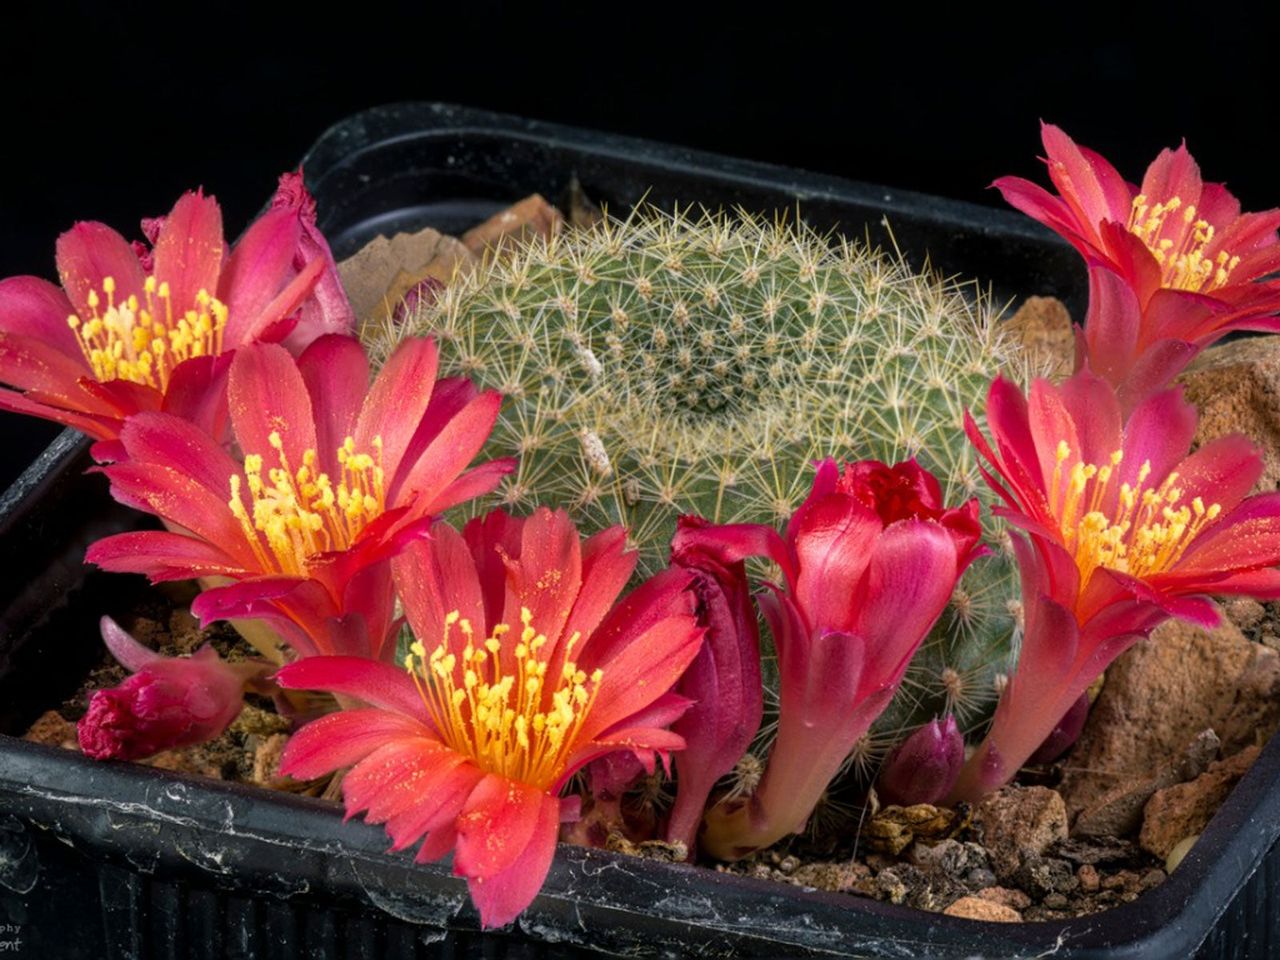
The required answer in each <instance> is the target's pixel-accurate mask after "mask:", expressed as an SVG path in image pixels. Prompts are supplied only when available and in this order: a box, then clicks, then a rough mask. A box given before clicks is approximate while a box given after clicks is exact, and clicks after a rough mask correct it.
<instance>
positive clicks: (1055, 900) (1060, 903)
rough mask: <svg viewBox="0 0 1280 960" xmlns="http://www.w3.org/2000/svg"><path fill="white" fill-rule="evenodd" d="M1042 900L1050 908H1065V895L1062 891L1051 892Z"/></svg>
mask: <svg viewBox="0 0 1280 960" xmlns="http://www.w3.org/2000/svg"><path fill="white" fill-rule="evenodd" d="M1043 902H1044V905H1045V906H1046V907H1048V908H1049V909H1050V910H1065V909H1066V908H1067V897H1066V895H1065V894H1062V893H1051V894H1049V895H1048V896H1047V897H1045V898H1044V901H1043Z"/></svg>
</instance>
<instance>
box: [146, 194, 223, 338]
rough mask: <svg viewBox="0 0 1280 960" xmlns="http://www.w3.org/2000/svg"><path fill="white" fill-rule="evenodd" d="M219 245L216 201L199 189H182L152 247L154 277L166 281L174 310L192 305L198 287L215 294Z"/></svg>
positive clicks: (220, 222) (220, 260) (219, 259)
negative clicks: (183, 191) (185, 191)
mask: <svg viewBox="0 0 1280 960" xmlns="http://www.w3.org/2000/svg"><path fill="white" fill-rule="evenodd" d="M222 249H223V239H222V211H221V210H220V209H219V208H218V201H217V200H215V199H214V198H213V197H206V196H205V195H204V193H203V192H202V191H200V190H194V191H189V192H187V193H184V194H183V195H182V196H181V197H179V198H178V202H177V203H175V204H174V205H173V210H171V211H170V212H169V216H167V217H166V218H165V221H164V226H162V227H161V228H160V235H159V236H158V237H157V238H156V245H155V250H154V263H155V270H154V274H155V278H156V281H157V282H158V283H168V284H169V296H170V298H171V300H172V303H173V308H174V312H175V313H185V312H186V311H187V310H191V309H193V308H194V307H195V305H196V294H198V293H199V292H200V291H201V290H203V291H204V292H205V293H207V294H208V295H209V296H211V297H212V296H216V295H217V293H218V276H219V274H220V273H221V272H222Z"/></svg>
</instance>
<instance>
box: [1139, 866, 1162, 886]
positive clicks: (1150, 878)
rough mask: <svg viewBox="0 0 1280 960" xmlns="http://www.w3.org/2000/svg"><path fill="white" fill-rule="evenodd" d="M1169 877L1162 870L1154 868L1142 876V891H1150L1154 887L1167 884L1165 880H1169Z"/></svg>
mask: <svg viewBox="0 0 1280 960" xmlns="http://www.w3.org/2000/svg"><path fill="white" fill-rule="evenodd" d="M1167 876H1168V875H1167V874H1166V873H1165V872H1164V871H1163V870H1160V869H1157V868H1152V869H1151V870H1148V871H1147V872H1146V873H1144V874H1143V875H1142V884H1141V886H1142V889H1143V890H1150V889H1152V888H1154V887H1158V886H1160V884H1162V883H1164V882H1165V880H1166V879H1167Z"/></svg>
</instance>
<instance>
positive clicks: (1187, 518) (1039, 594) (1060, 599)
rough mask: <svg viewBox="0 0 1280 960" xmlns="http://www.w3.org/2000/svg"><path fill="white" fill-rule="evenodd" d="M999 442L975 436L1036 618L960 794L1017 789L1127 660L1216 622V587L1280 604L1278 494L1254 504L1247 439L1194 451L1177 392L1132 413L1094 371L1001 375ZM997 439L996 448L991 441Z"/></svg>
mask: <svg viewBox="0 0 1280 960" xmlns="http://www.w3.org/2000/svg"><path fill="white" fill-rule="evenodd" d="M986 409H987V419H988V422H989V423H990V426H991V435H992V443H989V442H988V441H987V439H986V438H985V437H983V436H982V434H981V433H980V432H979V430H978V428H977V425H976V424H975V423H974V421H973V419H972V418H969V419H968V420H967V422H966V430H967V431H968V433H969V437H970V439H971V440H972V441H973V443H974V445H975V446H976V447H977V448H978V452H979V453H980V454H981V455H982V458H983V459H984V460H986V462H987V463H988V464H989V465H990V467H991V469H992V471H994V474H993V473H988V472H986V471H985V470H984V473H983V475H984V476H985V477H986V478H987V482H988V483H989V484H990V485H991V487H992V489H994V490H995V491H996V493H998V494H999V495H1000V497H1001V499H1003V500H1004V501H1005V504H1006V506H1005V507H1003V508H1000V509H998V510H997V512H998V513H999V514H1000V515H1002V516H1004V517H1006V518H1008V520H1009V521H1010V523H1012V524H1013V525H1014V526H1015V527H1018V528H1020V529H1021V530H1022V531H1023V532H1024V533H1025V534H1026V537H1025V538H1024V537H1022V536H1017V535H1015V536H1014V537H1013V545H1014V549H1015V552H1016V554H1017V557H1018V564H1019V567H1020V570H1021V576H1022V603H1023V615H1024V619H1025V626H1024V633H1023V641H1022V651H1021V654H1020V656H1019V659H1018V666H1017V669H1016V671H1015V672H1014V674H1013V676H1012V677H1011V678H1010V680H1009V684H1008V686H1007V687H1006V688H1005V691H1004V694H1003V695H1002V696H1001V699H1000V703H999V705H998V706H997V708H996V714H995V719H994V721H993V723H992V726H991V730H990V732H989V733H988V735H987V738H986V740H984V741H983V743H982V745H981V746H980V747H979V748H978V750H977V751H976V752H975V753H974V755H973V756H972V757H971V758H970V760H969V762H968V763H967V764H966V765H965V769H964V771H963V772H962V773H961V776H960V781H959V784H958V785H957V786H956V788H955V790H954V791H953V793H952V799H963V800H972V799H975V798H977V797H979V796H981V795H982V794H984V793H986V792H988V791H990V790H994V789H995V788H997V787H999V786H1001V785H1002V784H1004V783H1005V782H1007V781H1008V780H1009V779H1010V778H1011V777H1012V776H1013V775H1014V774H1015V773H1016V772H1017V771H1018V768H1019V767H1021V766H1022V765H1023V764H1024V763H1025V762H1026V761H1027V759H1028V758H1029V757H1031V756H1032V755H1033V754H1034V753H1035V752H1036V751H1037V750H1038V749H1040V748H1041V746H1042V744H1045V742H1046V740H1048V739H1049V738H1050V736H1051V735H1052V734H1053V732H1054V730H1055V728H1056V727H1058V726H1059V725H1060V724H1064V723H1065V721H1066V720H1067V719H1068V714H1069V712H1070V711H1071V710H1072V709H1073V708H1074V709H1079V708H1078V706H1077V705H1078V702H1079V700H1080V697H1081V695H1082V694H1084V692H1085V691H1086V690H1087V689H1088V687H1089V685H1090V684H1091V683H1093V681H1094V680H1095V679H1097V677H1098V676H1099V675H1100V674H1101V673H1102V671H1103V670H1105V669H1106V667H1107V665H1108V664H1110V663H1111V662H1112V661H1113V660H1114V659H1115V658H1116V657H1117V656H1119V655H1120V654H1121V653H1123V652H1124V651H1125V650H1126V649H1128V648H1129V647H1130V646H1132V645H1133V644H1135V643H1137V642H1138V641H1140V640H1142V639H1144V638H1145V637H1147V635H1148V634H1150V632H1151V631H1152V630H1153V629H1154V628H1155V627H1156V626H1157V625H1159V624H1160V623H1162V622H1163V621H1164V620H1166V619H1168V618H1169V617H1179V618H1181V619H1184V620H1189V621H1192V622H1194V623H1199V624H1202V625H1205V626H1214V625H1216V624H1217V623H1218V621H1219V614H1218V610H1217V608H1216V607H1215V606H1214V604H1213V603H1212V602H1211V601H1210V600H1209V599H1208V597H1207V596H1206V594H1244V595H1246V596H1255V597H1261V598H1267V597H1276V596H1280V571H1278V570H1276V569H1274V567H1275V566H1276V564H1278V563H1280V493H1267V494H1260V495H1258V496H1253V497H1246V496H1245V495H1246V494H1247V493H1248V492H1249V490H1250V488H1251V487H1252V486H1253V485H1254V483H1255V482H1256V481H1257V479H1258V477H1259V475H1260V474H1261V472H1262V460H1261V458H1260V457H1259V455H1258V452H1257V451H1256V450H1255V449H1254V448H1253V445H1252V444H1251V443H1249V442H1248V441H1247V440H1246V439H1245V438H1244V437H1240V436H1231V437H1223V438H1221V439H1219V440H1215V441H1212V442H1211V443H1207V444H1205V445H1204V446H1202V447H1200V449H1198V450H1197V451H1196V452H1195V453H1191V454H1188V449H1189V448H1190V446H1191V442H1192V438H1193V437H1194V436H1195V431H1196V419H1197V418H1196V411H1195V408H1194V407H1192V406H1191V405H1190V404H1188V403H1186V402H1185V401H1183V400H1182V398H1181V396H1180V391H1178V390H1176V389H1171V390H1164V391H1161V392H1158V393H1153V394H1151V395H1149V396H1148V397H1147V398H1146V399H1145V400H1143V401H1142V402H1141V403H1140V404H1139V405H1138V407H1137V408H1136V409H1135V410H1134V412H1133V413H1132V414H1131V415H1130V416H1129V418H1128V419H1127V420H1124V419H1123V418H1122V416H1121V410H1120V402H1119V400H1118V398H1117V396H1116V392H1115V390H1114V389H1113V388H1112V387H1111V386H1110V385H1109V384H1108V383H1107V382H1106V381H1104V380H1101V379H1099V378H1098V377H1095V376H1094V375H1092V374H1091V373H1089V372H1088V371H1087V370H1085V371H1081V372H1079V373H1077V374H1075V375H1074V376H1073V377H1072V378H1071V379H1069V380H1068V381H1066V382H1065V383H1064V384H1062V385H1061V386H1053V385H1052V384H1050V383H1048V382H1047V381H1044V380H1037V381H1036V382H1035V383H1034V384H1032V387H1031V393H1030V398H1029V400H1028V398H1026V397H1024V396H1023V394H1022V392H1021V391H1020V390H1019V389H1018V388H1017V387H1016V386H1014V385H1013V384H1011V383H1009V382H1008V381H1006V380H1004V379H1001V378H997V379H996V381H995V382H994V383H992V385H991V390H990V393H989V394H988V398H987V408H986ZM993 444H994V446H993Z"/></svg>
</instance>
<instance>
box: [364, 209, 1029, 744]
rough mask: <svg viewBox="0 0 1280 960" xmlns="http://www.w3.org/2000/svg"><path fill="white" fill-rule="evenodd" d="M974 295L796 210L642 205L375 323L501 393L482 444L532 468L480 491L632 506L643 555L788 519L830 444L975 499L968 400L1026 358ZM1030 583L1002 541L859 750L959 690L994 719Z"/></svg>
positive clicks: (969, 720) (955, 700) (935, 709)
mask: <svg viewBox="0 0 1280 960" xmlns="http://www.w3.org/2000/svg"><path fill="white" fill-rule="evenodd" d="M973 294H974V291H973V290H972V288H970V289H969V290H968V291H966V290H963V289H961V288H960V287H958V286H956V285H954V284H951V283H948V282H946V281H942V280H939V279H937V278H936V277H933V276H930V275H920V274H916V273H913V272H912V271H911V270H910V269H909V268H908V267H907V266H905V265H904V264H903V263H902V262H901V261H900V260H898V259H895V258H891V257H888V256H886V255H883V254H881V253H879V252H874V251H870V250H868V249H866V248H865V247H863V246H861V245H857V244H853V243H849V242H837V243H832V241H831V239H830V238H828V237H824V236H821V235H819V234H816V233H814V232H813V231H811V230H810V229H808V228H806V227H804V226H803V225H800V226H794V225H788V224H785V223H778V222H772V221H766V220H762V219H758V218H754V217H751V216H747V215H741V214H740V215H737V216H732V217H731V216H728V215H721V214H701V215H698V216H684V215H676V216H671V215H669V214H662V213H659V212H656V211H647V210H646V211H639V212H636V213H634V214H633V215H632V217H631V218H630V219H628V220H627V221H618V220H605V221H603V222H601V223H599V224H597V225H596V226H594V227H592V228H590V229H585V230H577V231H567V232H564V233H562V234H560V235H559V236H557V237H555V238H553V239H551V240H543V239H535V240H532V241H529V242H527V243H525V244H524V245H522V246H519V247H517V248H515V249H513V250H508V251H507V252H506V253H504V255H503V256H502V257H500V258H498V259H496V260H494V261H492V262H488V263H486V264H485V266H484V267H483V268H481V269H480V270H478V271H476V272H475V273H474V274H472V275H470V276H467V277H464V278H459V279H458V280H457V282H455V283H454V284H452V285H451V286H449V287H448V288H447V289H446V290H445V291H444V292H443V293H442V294H441V295H440V296H439V298H438V299H437V300H436V301H435V302H434V303H431V304H428V305H426V306H425V307H422V308H420V309H418V310H417V312H416V314H414V315H412V316H410V317H409V318H408V319H407V320H405V321H404V322H403V323H402V324H400V325H399V326H371V327H370V328H368V329H367V330H366V331H365V339H366V342H367V344H368V345H369V347H370V349H371V352H372V353H373V355H374V356H375V358H377V359H381V358H384V357H385V356H386V355H387V354H389V353H390V351H391V350H392V349H393V348H394V346H395V344H396V342H397V341H398V340H399V339H401V338H402V337H405V336H411V335H426V334H429V335H432V336H434V337H435V338H436V339H437V341H438V343H439V346H440V356H441V369H442V371H443V372H444V373H446V374H464V375H466V376H469V377H471V378H472V379H473V380H475V381H476V382H477V383H478V384H480V385H482V386H484V387H489V388H496V389H498V390H501V391H502V392H503V393H504V394H505V396H506V398H507V399H506V402H505V403H504V405H503V410H502V414H501V416H500V418H499V421H498V424H497V427H496V428H495V430H494V432H493V436H492V439H491V440H490V443H489V446H488V448H487V449H486V451H485V454H486V456H500V455H510V454H518V455H519V457H520V467H519V470H518V472H517V473H515V474H514V475H513V476H512V477H510V478H509V479H508V482H506V483H505V485H504V486H503V487H502V488H501V489H500V490H499V491H498V492H497V493H495V494H494V495H493V496H492V497H491V498H490V499H489V500H487V501H484V502H482V503H480V504H479V505H478V508H473V509H480V510H487V509H490V508H492V507H493V506H496V505H501V506H504V507H507V508H510V509H515V510H525V509H529V508H532V507H533V506H534V505H536V504H552V505H562V506H565V507H567V508H568V509H569V510H570V512H571V514H572V515H573V517H574V519H575V520H576V522H577V523H578V524H579V526H580V527H581V528H582V529H584V530H587V531H592V530H597V529H600V528H603V527H606V526H609V525H612V524H617V523H621V524H624V525H626V526H627V528H628V529H629V530H630V534H631V539H632V541H633V543H634V545H635V547H636V548H638V549H639V551H640V555H641V560H640V566H639V570H640V573H642V574H648V573H652V572H654V571H656V570H658V569H660V568H661V567H662V566H664V565H665V563H666V561H667V555H668V549H669V544H670V540H671V536H672V533H673V532H674V529H675V520H676V517H677V515H678V514H680V513H697V514H701V515H702V516H704V517H708V518H710V519H712V520H715V521H717V522H721V523H743V522H758V523H768V524H772V525H778V524H780V523H781V522H782V521H783V520H785V519H786V518H787V517H788V516H789V515H790V514H791V513H792V511H794V510H795V508H796V507H797V506H798V505H799V504H800V503H801V501H802V500H803V499H804V497H805V495H806V494H807V493H808V489H809V486H810V484H811V482H812V476H813V471H812V468H811V464H812V462H813V461H814V460H817V459H820V458H823V457H826V456H836V457H840V458H843V459H866V458H874V459H878V460H883V461H885V462H888V463H893V462H896V461H898V460H902V459H904V458H906V457H910V456H915V457H917V458H918V459H919V461H920V463H921V464H922V465H923V466H925V467H927V468H928V469H930V470H932V471H934V472H935V473H936V474H937V475H938V477H939V479H940V480H941V481H942V483H943V486H944V489H945V492H946V496H947V502H948V503H956V502H959V501H961V500H964V499H966V498H968V497H970V496H973V495H975V494H978V495H981V494H982V493H983V491H984V490H985V486H984V485H983V484H982V483H981V481H980V476H979V474H978V472H977V469H976V467H975V463H974V457H973V454H972V452H971V450H970V446H969V444H968V442H967V440H966V439H965V437H964V433H963V430H962V426H961V418H962V413H963V411H964V409H966V408H969V409H972V410H974V411H975V412H976V411H978V410H979V409H980V407H981V404H982V401H983V399H984V397H985V393H986V388H987V385H988V383H989V382H990V380H991V378H992V377H993V376H994V375H995V373H996V372H997V370H999V369H1000V368H1001V367H1004V366H1008V365H1009V363H1010V361H1012V360H1013V359H1014V355H1013V350H1012V347H1011V346H1010V345H1009V344H1007V343H1006V342H1005V341H1004V339H1003V337H1002V335H1001V333H1000V331H999V329H998V327H997V324H996V316H995V313H994V311H992V310H991V309H990V308H989V306H988V304H987V303H986V302H985V301H984V300H983V298H981V297H976V296H974V295H973ZM984 522H986V523H987V524H988V531H989V532H990V533H992V534H993V535H995V534H997V533H998V531H996V529H995V527H994V526H992V525H991V524H990V518H989V517H987V519H986V520H985V521H984ZM1013 596H1014V579H1013V574H1012V568H1011V565H1010V564H1009V562H1008V561H1007V559H1006V558H1005V557H1004V556H1002V555H1001V556H996V557H991V558H985V559H982V560H979V561H977V562H976V563H975V564H974V565H973V567H972V568H971V570H970V571H969V572H968V573H967V574H966V576H965V579H964V581H963V583H962V587H961V589H960V590H959V591H958V592H957V596H956V600H955V602H953V604H952V605H951V607H950V608H949V610H948V611H947V613H946V614H945V615H944V617H943V619H942V621H941V622H940V623H939V624H938V626H937V627H936V628H935V629H934V631H933V634H932V635H931V636H930V638H929V639H928V640H927V641H926V644H925V646H924V648H923V649H922V651H921V653H920V654H919V655H918V656H917V658H916V660H915V662H914V664H913V666H912V669H911V671H910V673H909V674H908V677H907V679H906V681H905V682H904V684H903V689H902V691H901V693H900V694H899V696H898V698H897V699H896V700H895V702H894V704H893V705H892V706H891V707H890V709H889V710H888V711H887V712H886V714H885V715H884V717H883V718H882V719H881V721H880V722H879V723H878V724H877V726H876V729H875V731H874V732H873V734H872V735H871V738H870V740H869V742H868V744H867V747H868V750H867V751H866V752H867V754H868V756H867V757H865V758H861V759H875V757H876V756H878V755H879V754H880V753H882V752H883V750H884V749H887V748H888V747H889V746H891V745H892V743H893V742H894V741H895V740H896V739H897V735H898V733H899V732H900V731H901V730H903V729H908V728H914V727H915V726H917V725H918V724H920V723H922V722H925V721H927V720H929V719H931V718H932V717H933V716H934V715H935V714H937V713H940V712H941V711H943V710H944V709H947V708H948V707H952V708H954V709H956V710H957V712H958V713H959V718H960V720H961V722H962V725H967V726H968V727H969V728H972V727H973V726H974V725H976V724H978V723H981V722H982V721H983V720H984V719H985V717H986V714H987V712H988V708H989V707H990V706H991V704H992V703H993V702H994V699H995V683H996V679H995V678H996V676H997V675H998V674H1000V673H1001V672H1003V671H1005V670H1006V669H1007V663H1008V660H1009V655H1010V649H1009V648H1010V638H1011V633H1012V619H1011V614H1010V607H1009V601H1010V599H1011V598H1012V597H1013ZM855 759H859V758H855Z"/></svg>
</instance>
